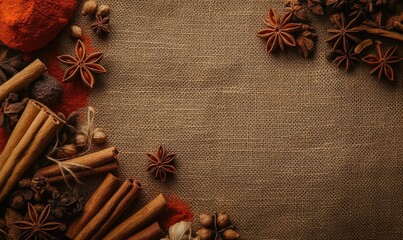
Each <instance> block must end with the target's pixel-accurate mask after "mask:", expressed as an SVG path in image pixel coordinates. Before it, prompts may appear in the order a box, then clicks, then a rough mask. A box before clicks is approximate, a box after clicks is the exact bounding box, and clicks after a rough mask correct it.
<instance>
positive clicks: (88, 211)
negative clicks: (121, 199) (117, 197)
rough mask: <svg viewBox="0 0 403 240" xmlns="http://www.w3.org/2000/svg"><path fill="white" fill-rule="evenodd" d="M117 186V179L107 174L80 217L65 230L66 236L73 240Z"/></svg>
mask: <svg viewBox="0 0 403 240" xmlns="http://www.w3.org/2000/svg"><path fill="white" fill-rule="evenodd" d="M118 186H119V179H118V178H117V177H115V176H114V175H112V174H110V173H109V174H108V175H107V176H106V178H105V180H104V181H103V182H102V183H101V185H100V186H99V187H98V188H97V190H96V191H95V192H94V193H93V194H92V196H91V198H90V199H89V200H88V202H87V203H86V204H85V205H84V207H83V210H82V214H81V216H80V217H78V218H76V219H74V220H73V221H72V222H71V223H70V225H69V228H68V229H67V232H66V236H67V237H69V238H70V239H74V238H75V237H76V236H77V234H78V233H79V232H80V231H81V230H82V229H83V228H84V227H85V225H87V223H88V222H89V221H90V220H91V219H92V218H93V217H94V216H95V215H96V214H97V213H98V212H99V210H101V208H102V207H103V206H104V205H105V204H106V202H107V201H108V200H109V199H110V198H111V197H112V195H113V193H114V192H115V191H116V189H117V188H118Z"/></svg>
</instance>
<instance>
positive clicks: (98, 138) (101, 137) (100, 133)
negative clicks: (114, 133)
mask: <svg viewBox="0 0 403 240" xmlns="http://www.w3.org/2000/svg"><path fill="white" fill-rule="evenodd" d="M92 139H93V140H94V142H95V143H97V144H103V143H104V142H105V141H106V133H105V131H104V130H103V129H102V128H96V129H95V130H94V134H93V135H92Z"/></svg>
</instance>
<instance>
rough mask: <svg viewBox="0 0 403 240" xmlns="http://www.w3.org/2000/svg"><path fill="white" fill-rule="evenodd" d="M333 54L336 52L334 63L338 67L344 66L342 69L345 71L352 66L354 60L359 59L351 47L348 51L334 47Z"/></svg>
mask: <svg viewBox="0 0 403 240" xmlns="http://www.w3.org/2000/svg"><path fill="white" fill-rule="evenodd" d="M334 54H336V57H335V59H334V61H333V63H336V64H337V66H338V67H344V70H345V71H346V72H348V71H349V70H351V69H352V68H353V67H354V62H358V61H359V59H358V58H357V55H358V54H356V53H355V52H354V49H353V48H351V49H349V50H348V51H344V50H342V49H336V50H334Z"/></svg>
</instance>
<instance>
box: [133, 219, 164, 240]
mask: <svg viewBox="0 0 403 240" xmlns="http://www.w3.org/2000/svg"><path fill="white" fill-rule="evenodd" d="M163 237H165V233H164V230H162V229H161V227H160V225H159V224H158V222H154V223H153V224H151V225H150V226H148V227H146V228H144V229H143V230H141V231H140V232H138V233H136V234H134V235H133V236H131V237H129V238H128V239H127V240H160V239H161V238H163Z"/></svg>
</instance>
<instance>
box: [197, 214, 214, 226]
mask: <svg viewBox="0 0 403 240" xmlns="http://www.w3.org/2000/svg"><path fill="white" fill-rule="evenodd" d="M199 222H200V225H201V226H202V227H209V226H211V225H212V224H213V217H212V216H211V215H210V214H205V213H203V214H200V216H199Z"/></svg>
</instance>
